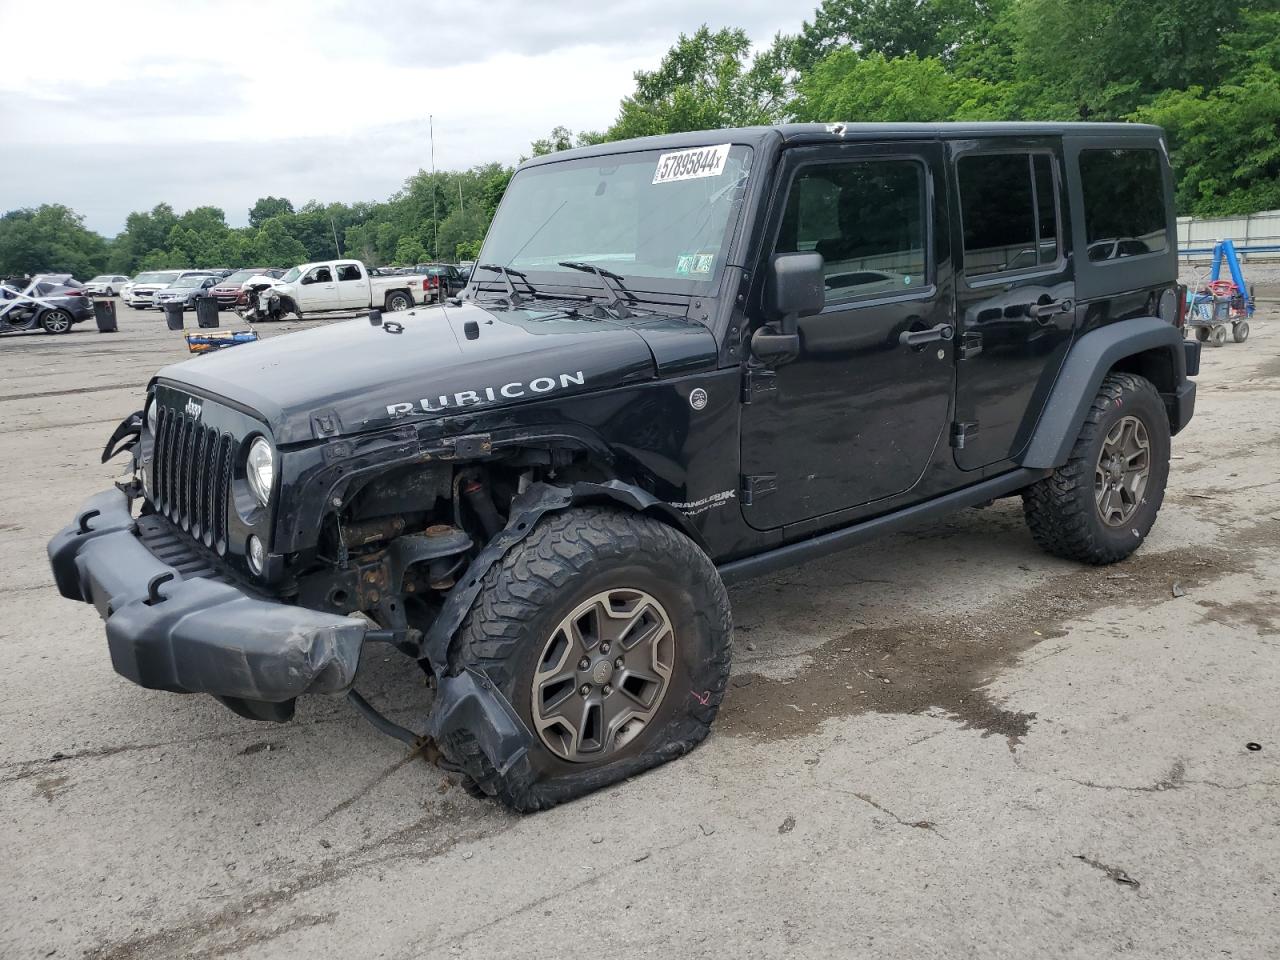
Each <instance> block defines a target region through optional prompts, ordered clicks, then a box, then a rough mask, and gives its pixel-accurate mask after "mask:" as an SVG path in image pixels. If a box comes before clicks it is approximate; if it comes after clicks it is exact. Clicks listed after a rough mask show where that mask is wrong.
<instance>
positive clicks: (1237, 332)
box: [1231, 320, 1249, 343]
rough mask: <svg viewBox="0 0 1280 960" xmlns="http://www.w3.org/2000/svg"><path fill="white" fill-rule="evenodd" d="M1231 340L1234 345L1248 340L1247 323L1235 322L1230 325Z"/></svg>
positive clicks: (1242, 321) (1245, 321)
mask: <svg viewBox="0 0 1280 960" xmlns="http://www.w3.org/2000/svg"><path fill="white" fill-rule="evenodd" d="M1231 339H1232V340H1234V341H1235V342H1236V343H1244V342H1245V341H1246V340H1248V339H1249V321H1248V320H1237V321H1236V322H1235V323H1233V324H1232V325H1231Z"/></svg>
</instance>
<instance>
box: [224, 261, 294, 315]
mask: <svg viewBox="0 0 1280 960" xmlns="http://www.w3.org/2000/svg"><path fill="white" fill-rule="evenodd" d="M282 276H284V270H281V269H278V268H276V267H247V268H245V269H244V270H237V271H235V272H234V273H231V274H228V275H227V276H226V277H224V278H223V279H221V280H219V281H218V282H217V283H216V284H215V285H214V286H213V287H212V288H210V290H209V293H210V295H212V296H213V298H214V299H215V300H217V301H218V306H219V307H220V308H222V309H223V310H225V309H227V308H229V307H234V306H235V305H236V300H237V299H238V298H239V296H240V294H241V292H242V291H243V290H244V285H245V281H247V280H251V279H253V278H254V277H267V278H269V279H272V280H276V279H279V278H280V277H282Z"/></svg>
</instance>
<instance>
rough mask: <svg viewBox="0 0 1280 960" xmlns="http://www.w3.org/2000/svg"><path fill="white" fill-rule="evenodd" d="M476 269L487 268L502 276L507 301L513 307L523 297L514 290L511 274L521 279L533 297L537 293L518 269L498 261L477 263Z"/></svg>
mask: <svg viewBox="0 0 1280 960" xmlns="http://www.w3.org/2000/svg"><path fill="white" fill-rule="evenodd" d="M476 269H477V270H488V271H489V272H490V273H496V274H498V275H499V276H501V277H502V281H503V283H505V284H506V285H507V302H508V303H509V304H511V306H513V307H515V306H518V305H519V304H520V302H521V301H522V300H523V299H524V298H523V297H522V296H520V294H519V292H518V291H517V290H516V285H515V284H514V283H512V281H511V278H512V277H513V276H514V277H519V278H520V279H521V280H523V281H524V284H525V286H527V287H528V288H529V293H531V294H532V295H533V296H535V297H536V296H537V295H538V291H536V290H534V289H533V284H531V283H530V282H529V278H528V277H526V276H525V275H524V274H523V273H521V272H520V271H519V270H512V269H510V268H508V267H504V266H503V265H502V264H500V263H477V264H476Z"/></svg>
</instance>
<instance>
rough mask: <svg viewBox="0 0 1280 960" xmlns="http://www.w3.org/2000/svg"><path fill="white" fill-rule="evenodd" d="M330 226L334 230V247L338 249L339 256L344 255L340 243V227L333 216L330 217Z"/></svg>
mask: <svg viewBox="0 0 1280 960" xmlns="http://www.w3.org/2000/svg"><path fill="white" fill-rule="evenodd" d="M329 226H330V228H332V230H333V249H334V250H337V251H338V257H339V258H341V257H342V247H341V246H339V245H338V227H337V225H336V224H335V223H334V222H333V217H330V218H329Z"/></svg>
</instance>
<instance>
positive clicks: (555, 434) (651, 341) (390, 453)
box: [48, 123, 1273, 814]
mask: <svg viewBox="0 0 1280 960" xmlns="http://www.w3.org/2000/svg"><path fill="white" fill-rule="evenodd" d="M602 184H603V185H604V187H602V186H601V185H602ZM605 188H607V189H605ZM1173 198H1174V182H1173V175H1172V171H1171V169H1170V167H1169V161H1168V149H1167V144H1166V141H1165V137H1164V134H1163V132H1162V131H1161V130H1160V129H1159V128H1158V127H1153V126H1146V125H1140V124H1119V123H1105V124H1104V123H985V124H984V123H952V124H947V123H927V124H926V123H895V124H876V123H867V124H847V125H846V124H817V123H813V124H786V125H782V126H776V127H750V128H746V129H718V130H713V131H707V132H702V133H688V132H686V133H678V134H671V135H667V136H659V137H648V138H645V139H642V140H631V141H626V142H621V143H607V144H601V145H598V146H593V147H587V148H583V149H578V150H568V151H564V152H561V153H555V154H551V155H549V156H544V157H537V158H534V159H533V160H530V161H527V162H526V163H525V164H523V165H522V166H521V168H520V169H519V170H517V171H516V173H515V175H514V177H513V178H512V180H511V183H510V185H509V186H508V187H507V190H506V193H505V194H504V196H503V198H502V202H501V204H500V205H499V207H498V211H497V214H496V216H495V217H494V220H493V223H492V225H491V226H490V228H489V230H488V233H487V235H486V237H485V240H484V246H483V249H482V252H481V255H480V258H479V263H478V265H477V267H476V279H473V281H472V283H471V285H470V287H469V288H468V293H469V294H470V297H469V299H468V300H466V301H463V302H462V304H461V305H460V306H458V307H456V308H451V309H449V310H447V311H446V310H442V309H430V310H422V311H413V313H414V314H415V315H413V316H410V315H409V314H402V315H399V316H397V317H396V318H395V320H394V321H393V320H389V319H387V318H381V319H379V318H377V317H375V318H373V320H371V321H370V322H365V321H363V320H361V321H356V322H352V323H342V324H332V325H328V326H325V327H323V328H321V329H315V330H308V331H304V332H302V333H297V334H291V335H289V336H282V337H272V338H270V339H267V340H264V341H262V342H260V343H257V344H255V345H254V346H252V347H250V348H248V349H245V350H232V351H226V352H225V353H220V354H218V355H216V356H215V357H213V358H208V359H197V360H190V361H187V362H185V363H181V364H177V365H174V366H170V367H167V368H165V369H164V370H162V371H160V373H159V374H158V375H157V376H156V377H155V378H154V379H153V380H152V382H151V383H150V385H149V386H148V388H147V391H146V394H145V396H143V397H140V398H139V400H140V401H141V403H140V404H139V407H140V408H141V409H140V411H139V412H138V413H134V414H132V415H130V417H128V418H126V419H125V420H124V421H123V422H122V423H121V424H120V425H119V426H118V427H117V428H116V431H115V434H114V437H113V439H115V440H118V441H125V440H127V441H128V442H127V443H123V444H122V445H123V447H124V449H125V450H127V451H129V456H130V457H131V459H132V470H133V477H132V480H131V481H130V482H126V483H121V484H119V486H118V487H109V488H107V489H106V490H104V491H102V492H101V493H99V494H97V495H96V496H95V497H93V498H91V499H89V500H87V501H85V502H84V503H83V504H82V505H81V506H80V507H79V509H78V510H77V511H76V512H75V513H74V514H73V515H72V517H71V518H70V523H69V524H68V525H67V526H66V527H64V528H63V529H62V531H61V532H59V533H58V534H57V535H56V536H55V537H54V539H53V540H52V541H51V542H50V544H49V548H48V554H49V558H50V562H51V566H52V570H53V575H54V579H55V581H56V583H57V585H58V588H59V590H60V591H61V592H62V594H63V595H64V596H66V597H68V598H70V599H73V600H77V601H82V602H87V603H92V604H93V605H94V606H95V607H96V608H97V610H98V611H99V612H100V614H101V615H102V616H103V617H104V618H105V619H106V621H107V624H106V639H107V643H108V646H109V647H110V652H111V662H112V664H113V665H114V666H115V668H116V670H118V671H119V672H120V673H122V674H123V675H124V676H126V677H127V678H129V679H130V680H132V681H133V682H135V683H137V684H140V685H142V686H145V687H149V688H152V689H158V690H167V691H176V692H186V693H205V694H212V695H214V696H216V697H218V699H219V700H221V701H222V702H223V703H224V704H226V705H227V706H228V707H230V708H231V709H233V710H235V711H236V712H237V713H239V714H240V715H241V716H246V717H253V718H257V719H259V720H264V721H285V720H288V719H290V718H291V717H292V716H293V715H294V708H295V704H296V700H297V698H298V697H299V696H302V695H311V694H320V693H323V694H330V695H347V694H348V693H349V692H350V693H355V695H354V696H351V697H350V698H349V699H350V700H351V702H352V704H353V706H354V707H355V709H357V710H358V711H359V712H360V713H361V714H362V715H364V716H365V717H367V718H369V719H370V720H372V721H373V722H374V723H375V724H377V725H378V726H379V727H380V729H382V730H383V731H385V732H390V733H392V734H393V735H395V736H397V737H399V738H401V739H403V740H405V741H407V742H409V743H413V744H415V745H416V746H417V747H418V748H420V747H421V744H422V742H423V738H422V736H421V735H419V734H417V733H415V732H414V731H413V730H410V729H407V728H405V727H403V726H400V725H398V724H396V723H393V722H392V721H390V720H388V719H387V718H386V717H385V716H383V715H382V714H380V713H379V712H378V711H377V709H376V707H375V706H374V705H372V704H370V703H369V702H368V701H367V700H365V699H364V698H363V697H361V696H360V695H359V694H358V692H356V691H355V690H354V687H353V684H354V683H355V682H356V679H357V676H356V674H357V667H358V666H359V665H360V659H361V655H362V650H365V651H366V652H365V655H376V656H377V657H378V658H381V657H383V656H384V655H385V652H386V651H392V650H393V651H398V652H400V653H402V654H404V655H406V657H407V658H408V662H409V663H412V664H414V665H415V666H421V667H422V668H423V669H424V670H426V671H428V672H429V673H430V675H431V676H430V684H431V687H432V689H433V692H432V697H431V699H430V700H429V701H428V700H424V701H423V707H424V709H427V710H429V711H430V712H429V713H428V714H427V716H425V717H419V722H418V723H417V724H416V727H417V728H418V729H420V730H426V731H429V737H430V741H431V742H432V743H433V746H434V747H435V748H437V749H438V751H439V753H440V755H441V756H442V763H443V764H447V766H448V769H452V770H455V771H458V770H460V771H462V772H463V774H464V775H465V776H466V777H467V778H468V779H467V781H466V782H465V783H466V786H467V788H468V789H469V790H470V791H472V792H473V793H477V794H481V793H482V794H486V795H489V796H492V797H496V798H498V799H500V800H501V801H502V802H504V803H506V804H508V805H509V806H511V807H512V808H514V809H516V810H522V811H532V810H539V809H544V808H546V807H550V806H553V805H555V804H557V803H562V802H564V801H566V800H571V799H573V798H574V797H577V796H581V795H582V794H584V793H587V792H589V791H591V790H597V789H600V788H602V787H605V786H607V785H610V784H614V783H617V782H619V781H622V780H625V779H629V778H631V777H634V776H635V775H637V774H639V773H640V772H642V771H644V770H646V769H648V768H650V767H654V766H656V765H658V764H660V763H664V762H666V761H668V760H673V759H675V758H677V757H680V756H683V755H684V754H685V753H687V752H688V751H689V750H691V749H693V748H694V747H695V746H696V745H697V744H698V743H699V742H701V741H702V739H703V738H704V737H706V736H707V733H708V731H709V730H710V727H711V724H712V722H713V720H714V719H715V716H716V712H717V710H718V708H719V706H720V703H721V700H722V698H723V697H724V695H725V692H726V690H727V688H728V685H729V676H730V666H731V658H732V654H733V646H734V644H733V629H734V628H733V617H732V614H731V610H730V595H729V593H728V591H727V589H726V584H732V583H734V582H740V581H742V580H745V579H749V578H755V577H764V576H770V575H774V574H776V573H777V572H778V571H780V570H783V569H785V568H788V567H791V566H793V565H795V564H797V563H800V562H802V561H808V560H815V559H819V558H823V557H827V556H829V555H830V554H832V553H835V552H836V551H838V550H843V549H848V548H851V547H854V546H861V545H864V544H866V542H867V541H869V540H870V539H871V538H872V537H874V536H877V535H882V534H885V533H889V532H894V531H900V530H903V529H907V528H909V527H912V526H914V525H917V524H919V523H921V522H925V521H929V520H936V519H938V518H941V517H944V516H947V515H949V514H951V513H953V512H954V511H957V510H961V509H967V508H971V507H977V506H985V505H986V504H988V503H990V502H991V501H992V500H995V499H998V498H1003V497H1014V496H1016V497H1018V498H1019V499H1020V501H1021V507H1022V513H1023V516H1024V517H1025V520H1026V523H1027V526H1028V527H1029V530H1030V535H1031V537H1032V538H1033V539H1034V541H1035V542H1036V543H1037V544H1039V546H1040V547H1041V548H1043V549H1044V550H1046V551H1047V552H1049V553H1051V554H1053V555H1055V556H1058V557H1061V558H1064V559H1067V560H1071V561H1075V562H1077V563H1085V564H1093V565H1101V564H1110V563H1115V562H1117V561H1120V560H1123V559H1124V558H1126V557H1128V556H1130V555H1131V554H1132V553H1134V551H1136V550H1139V549H1141V548H1142V546H1143V543H1144V541H1145V539H1146V537H1147V536H1148V535H1149V534H1150V533H1151V531H1152V529H1153V527H1154V525H1155V523H1156V520H1157V515H1158V513H1159V511H1160V507H1161V503H1162V501H1163V497H1164V493H1165V486H1166V482H1167V480H1168V477H1169V470H1170V446H1171V440H1170V437H1171V436H1172V435H1173V434H1176V433H1178V432H1179V431H1180V430H1182V429H1183V427H1185V426H1186V425H1187V423H1188V422H1189V421H1190V419H1191V418H1192V415H1193V412H1194V409H1195V399H1196V384H1195V382H1194V380H1191V379H1189V377H1191V376H1194V375H1195V373H1196V372H1197V370H1198V367H1199V361H1200V344H1199V343H1198V342H1197V341H1194V340H1184V338H1183V330H1182V324H1183V309H1184V306H1185V301H1184V300H1183V299H1182V297H1180V295H1179V294H1180V290H1179V285H1178V261H1177V223H1176V220H1175V217H1174V205H1173ZM557 204H558V205H557ZM565 207H567V208H568V215H566V216H564V217H561V218H559V219H556V216H555V214H556V211H559V210H561V209H564V208H565ZM1068 211H1070V212H1071V215H1070V216H1068V215H1067V212H1068ZM1108 237H1110V238H1117V239H1118V238H1120V237H1126V238H1142V239H1143V243H1144V244H1145V245H1146V246H1147V249H1148V251H1149V252H1148V253H1146V254H1143V255H1138V256H1129V257H1122V258H1117V259H1113V260H1108V261H1105V262H1098V263H1095V262H1092V261H1090V260H1089V258H1088V257H1087V256H1085V255H1084V252H1085V250H1087V247H1088V245H1089V244H1091V243H1094V242H1097V241H1100V240H1102V239H1105V238H1108ZM1048 240H1052V243H1051V244H1050V243H1048V242H1043V241H1048ZM1042 242H1043V243H1042ZM1028 249H1032V250H1037V249H1038V250H1040V251H1042V256H1043V259H1042V258H1041V253H1038V254H1037V256H1036V260H1037V261H1038V262H1037V263H1035V264H1026V265H1023V264H1022V263H1014V262H1012V261H1015V260H1016V258H1018V257H1019V256H1020V255H1021V254H1022V252H1023V251H1025V250H1028ZM338 265H339V264H308V265H306V266H305V267H302V268H297V269H295V270H293V271H290V273H289V274H288V275H287V279H288V281H289V283H287V284H284V285H282V286H285V287H288V288H289V289H290V291H292V292H296V291H300V290H303V289H306V287H305V286H299V285H298V284H300V283H301V282H302V279H303V278H310V283H309V285H310V286H316V285H321V284H322V281H321V280H320V279H319V278H317V277H316V273H317V272H318V271H320V270H327V271H328V272H332V269H333V268H334V267H335V266H338ZM361 274H362V275H363V271H361ZM327 279H329V280H332V279H334V278H332V277H328V278H327ZM388 279H390V278H388ZM366 282H368V281H366ZM359 289H360V290H361V291H362V290H363V289H364V288H359ZM353 302H360V303H364V302H371V301H366V300H365V299H364V294H363V292H361V293H360V296H359V297H357V298H355V299H354V301H353ZM1010 323H1016V324H1017V328H1016V329H1010V328H1009V327H1008V326H1005V325H1007V324H1010ZM990 324H1000V325H1002V326H1001V330H1002V332H1001V334H1000V336H999V338H998V342H996V343H993V342H992V337H991V336H990V330H989V325H990ZM1258 502H1259V503H1263V502H1264V501H1261V500H1260V501H1258ZM1266 502H1269V501H1266ZM134 504H137V507H135V506H134ZM1268 509H1273V508H1268ZM1008 517H1009V513H1008V512H1007V511H999V512H998V515H997V518H998V520H999V522H998V523H992V524H991V525H990V527H989V530H988V534H987V535H988V537H989V538H1001V537H1005V538H1007V539H1008V543H1009V547H1010V549H1009V551H1008V552H1007V554H1006V559H1007V562H1009V563H1010V564H1012V563H1013V562H1014V561H1015V560H1016V559H1017V554H1018V551H1020V550H1021V549H1022V536H1021V534H1017V535H1015V534H1014V533H1013V532H1012V531H1010V530H1008V529H1007V524H1005V522H1004V520H1005V519H1007V518H1008ZM974 522H977V521H974ZM872 555H873V553H872ZM983 563H984V564H985V568H984V570H983V571H981V573H976V572H975V573H976V576H977V577H978V579H985V581H986V582H990V581H991V579H992V578H993V577H995V575H996V571H995V570H994V568H993V563H994V561H992V560H991V559H990V558H987V559H984V561H983ZM1146 563H1147V564H1148V565H1150V566H1152V567H1153V568H1155V569H1157V570H1159V569H1163V568H1164V564H1163V563H1162V557H1161V556H1159V555H1156V556H1155V557H1151V556H1148V557H1147V560H1146ZM825 573H826V571H825V570H824V569H823V567H822V565H821V564H814V565H811V566H809V567H808V569H807V572H800V573H798V574H793V576H798V577H799V578H800V579H803V578H805V577H806V576H807V577H822V576H824V575H825ZM1061 575H1062V576H1065V577H1070V576H1071V574H1070V572H1069V570H1068V568H1065V567H1064V568H1062V573H1061ZM1163 582H1165V583H1167V582H1168V581H1167V580H1165V581H1163ZM905 601H906V602H908V603H916V604H918V606H919V608H920V609H921V610H924V609H927V607H928V605H929V603H930V602H931V596H930V592H929V584H928V583H927V582H922V583H921V584H920V585H919V590H918V591H917V592H916V593H915V594H914V595H909V596H907V597H906V598H905ZM366 644H369V645H370V647H371V648H370V649H366V647H365V645H366ZM374 644H376V646H373V645H374ZM78 655H79V654H78V652H70V651H68V652H67V653H65V654H64V658H66V659H70V658H72V657H75V656H78ZM960 655H962V654H961V653H960V652H957V656H960ZM1097 655H1098V656H1100V657H1104V658H1105V657H1106V656H1107V653H1106V652H1105V651H1099V652H1098V654H1097ZM1128 665H1129V664H1128V661H1127V660H1122V659H1117V660H1116V662H1115V663H1113V664H1111V665H1110V666H1109V667H1108V666H1107V665H1101V666H1099V668H1098V669H1099V671H1100V672H1102V673H1105V671H1106V670H1107V669H1114V670H1124V669H1127V668H1128ZM897 666H899V667H900V668H902V669H904V670H908V669H910V668H911V666H912V663H911V662H910V661H909V659H908V660H903V661H899V662H898V664H897ZM930 669H934V665H930ZM938 669H945V668H942V667H940V668H938ZM418 683H419V686H421V680H420V679H419V681H418ZM842 695H843V694H842ZM1065 695H1070V694H1065ZM822 706H829V705H822ZM1047 706H1048V705H1046V708H1047ZM806 709H807V707H806ZM819 709H821V706H820V707H819ZM337 755H338V754H337V752H336V751H335V756H337ZM784 762H785V761H784ZM794 763H795V765H796V767H797V768H798V769H803V768H801V767H800V765H799V758H798V757H795V758H794ZM179 777H180V774H178V773H175V774H173V775H172V776H171V779H170V785H169V787H168V789H181V788H182V786H183V785H182V784H181V782H180V779H179ZM591 813H593V814H594V811H591Z"/></svg>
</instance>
